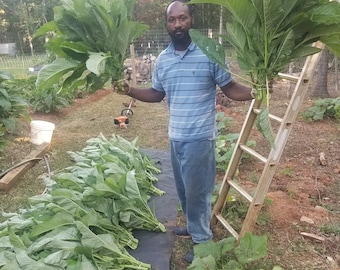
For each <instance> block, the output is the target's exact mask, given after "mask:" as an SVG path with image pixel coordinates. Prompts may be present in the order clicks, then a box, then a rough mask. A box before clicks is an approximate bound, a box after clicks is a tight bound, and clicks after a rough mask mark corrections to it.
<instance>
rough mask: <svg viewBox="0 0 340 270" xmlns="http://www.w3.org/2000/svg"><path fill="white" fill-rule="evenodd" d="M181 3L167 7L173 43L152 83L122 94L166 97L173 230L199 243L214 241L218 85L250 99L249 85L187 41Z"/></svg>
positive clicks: (187, 11)
mask: <svg viewBox="0 0 340 270" xmlns="http://www.w3.org/2000/svg"><path fill="white" fill-rule="evenodd" d="M185 2H186V1H184V0H177V1H172V2H171V3H170V4H169V5H168V7H167V9H166V13H165V15H166V16H165V17H166V29H167V31H168V33H169V35H170V37H171V43H170V44H169V46H168V47H167V48H166V49H165V50H164V51H163V52H162V53H161V54H160V55H159V57H158V58H157V61H156V65H155V69H154V73H153V78H152V87H151V88H148V89H143V90H140V89H137V88H134V87H129V86H128V85H125V94H127V95H129V96H130V97H132V98H135V99H138V100H140V101H144V102H160V101H162V100H163V98H164V97H165V96H166V98H167V103H168V108H169V115H170V119H169V126H168V128H169V129H168V134H169V139H170V150H171V161H172V167H173V172H174V178H175V183H176V189H177V193H178V196H179V200H180V204H181V207H182V210H183V214H184V216H185V217H186V221H187V225H186V227H175V228H174V231H173V232H174V234H175V235H177V236H179V237H186V238H190V237H191V238H192V241H193V243H194V244H200V243H205V242H207V241H209V240H211V239H212V232H211V229H210V218H211V196H212V192H213V189H214V185H215V176H216V162H215V137H216V122H215V114H216V112H215V97H216V85H218V86H219V87H220V88H221V90H222V91H223V93H224V94H225V95H226V96H227V97H229V98H231V99H233V100H238V101H244V100H250V99H252V94H251V89H250V88H248V87H245V86H241V85H239V84H238V83H236V82H234V81H233V80H232V78H231V75H230V74H229V73H228V72H225V71H224V70H223V69H222V68H221V67H220V66H219V65H218V64H216V63H214V62H212V61H210V60H209V59H208V58H207V57H206V56H205V55H204V54H203V53H202V51H201V50H200V49H199V48H198V47H197V46H196V45H195V44H194V43H193V42H192V41H191V38H190V36H189V29H190V28H191V27H192V24H193V22H194V16H193V6H192V5H186V4H185ZM193 258H194V252H193V248H192V249H191V250H190V251H189V252H188V253H187V254H186V255H185V260H186V261H187V262H188V263H191V262H192V260H193Z"/></svg>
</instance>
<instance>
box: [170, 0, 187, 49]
mask: <svg viewBox="0 0 340 270" xmlns="http://www.w3.org/2000/svg"><path fill="white" fill-rule="evenodd" d="M186 2H188V1H185V0H177V1H172V2H171V3H170V4H169V5H168V7H167V9H166V11H165V19H166V30H167V31H168V33H169V35H170V37H171V40H172V42H173V43H174V45H175V48H176V49H179V50H185V49H186V48H187V47H188V46H189V44H190V42H191V38H190V36H189V29H190V28H191V26H192V24H193V22H194V17H193V8H192V6H191V5H187V4H185V3H186Z"/></svg>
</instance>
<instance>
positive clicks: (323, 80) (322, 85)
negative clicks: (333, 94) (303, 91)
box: [312, 47, 330, 98]
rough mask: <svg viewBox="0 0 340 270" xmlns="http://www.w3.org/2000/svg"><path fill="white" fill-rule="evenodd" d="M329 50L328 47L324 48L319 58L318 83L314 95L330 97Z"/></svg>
mask: <svg viewBox="0 0 340 270" xmlns="http://www.w3.org/2000/svg"><path fill="white" fill-rule="evenodd" d="M329 55H330V53H329V51H328V49H327V47H325V48H324V49H323V50H322V53H321V57H320V60H319V66H318V70H317V71H318V73H317V80H316V84H315V87H314V90H313V93H312V96H313V97H319V98H328V97H330V94H329V92H328V58H329Z"/></svg>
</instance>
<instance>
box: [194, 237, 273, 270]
mask: <svg viewBox="0 0 340 270" xmlns="http://www.w3.org/2000/svg"><path fill="white" fill-rule="evenodd" d="M235 243H236V239H235V238H234V237H228V238H225V239H222V240H220V241H219V242H214V241H210V242H207V243H204V244H200V245H197V246H194V251H195V257H194V261H193V262H192V264H191V265H190V266H189V267H188V270H189V269H196V270H197V269H200V270H209V269H215V270H218V269H225V270H228V269H230V270H234V269H239V270H242V269H252V268H251V266H252V264H254V263H256V262H258V261H259V260H260V259H263V258H264V257H266V255H267V236H256V235H253V234H251V233H246V234H245V236H244V237H242V238H241V240H240V244H239V245H238V246H237V247H236V246H235ZM253 269H260V268H253ZM274 269H275V268H274ZM276 269H280V268H276Z"/></svg>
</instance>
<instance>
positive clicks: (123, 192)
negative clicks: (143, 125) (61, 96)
mask: <svg viewBox="0 0 340 270" xmlns="http://www.w3.org/2000/svg"><path fill="white" fill-rule="evenodd" d="M136 142H137V139H135V140H134V141H132V142H129V141H127V140H125V139H123V138H122V137H119V136H115V135H113V136H112V138H110V139H106V138H105V137H104V136H103V135H102V134H100V136H98V137H97V138H92V139H90V140H88V141H87V146H86V147H85V148H84V149H83V150H82V151H79V152H69V154H70V156H71V157H72V158H73V160H74V161H75V164H74V165H73V166H70V167H68V168H65V169H64V170H63V171H61V172H59V173H58V174H56V175H54V176H53V177H52V179H49V178H46V179H45V182H46V186H47V191H46V192H45V193H43V194H41V195H37V196H33V197H31V198H30V199H29V205H28V206H27V208H25V209H20V210H19V211H18V213H3V214H2V215H3V217H5V218H6V220H5V221H4V222H3V223H1V224H0V268H1V267H2V268H1V269H3V270H6V269H11V270H13V269H36V270H39V269H44V270H49V269H87V270H91V269H150V265H149V264H146V263H142V262H140V261H138V260H137V259H135V258H134V257H132V256H131V255H130V254H129V253H128V252H127V251H126V249H125V248H126V247H129V248H131V249H135V248H137V245H138V240H137V239H135V238H134V236H133V234H132V230H133V229H142V230H149V231H160V232H165V227H164V225H163V224H161V223H160V222H159V221H158V220H157V218H156V217H155V215H154V213H153V212H152V211H151V209H150V207H149V206H148V204H147V201H148V200H149V198H150V196H151V195H162V194H164V192H163V191H161V190H160V189H158V188H156V187H155V186H154V183H155V182H156V181H157V178H156V177H155V176H154V173H160V170H159V169H158V168H157V167H156V166H155V165H154V163H153V162H152V161H151V160H150V158H149V157H148V156H147V155H146V154H144V153H142V152H141V151H139V149H138V147H137V146H136Z"/></svg>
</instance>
